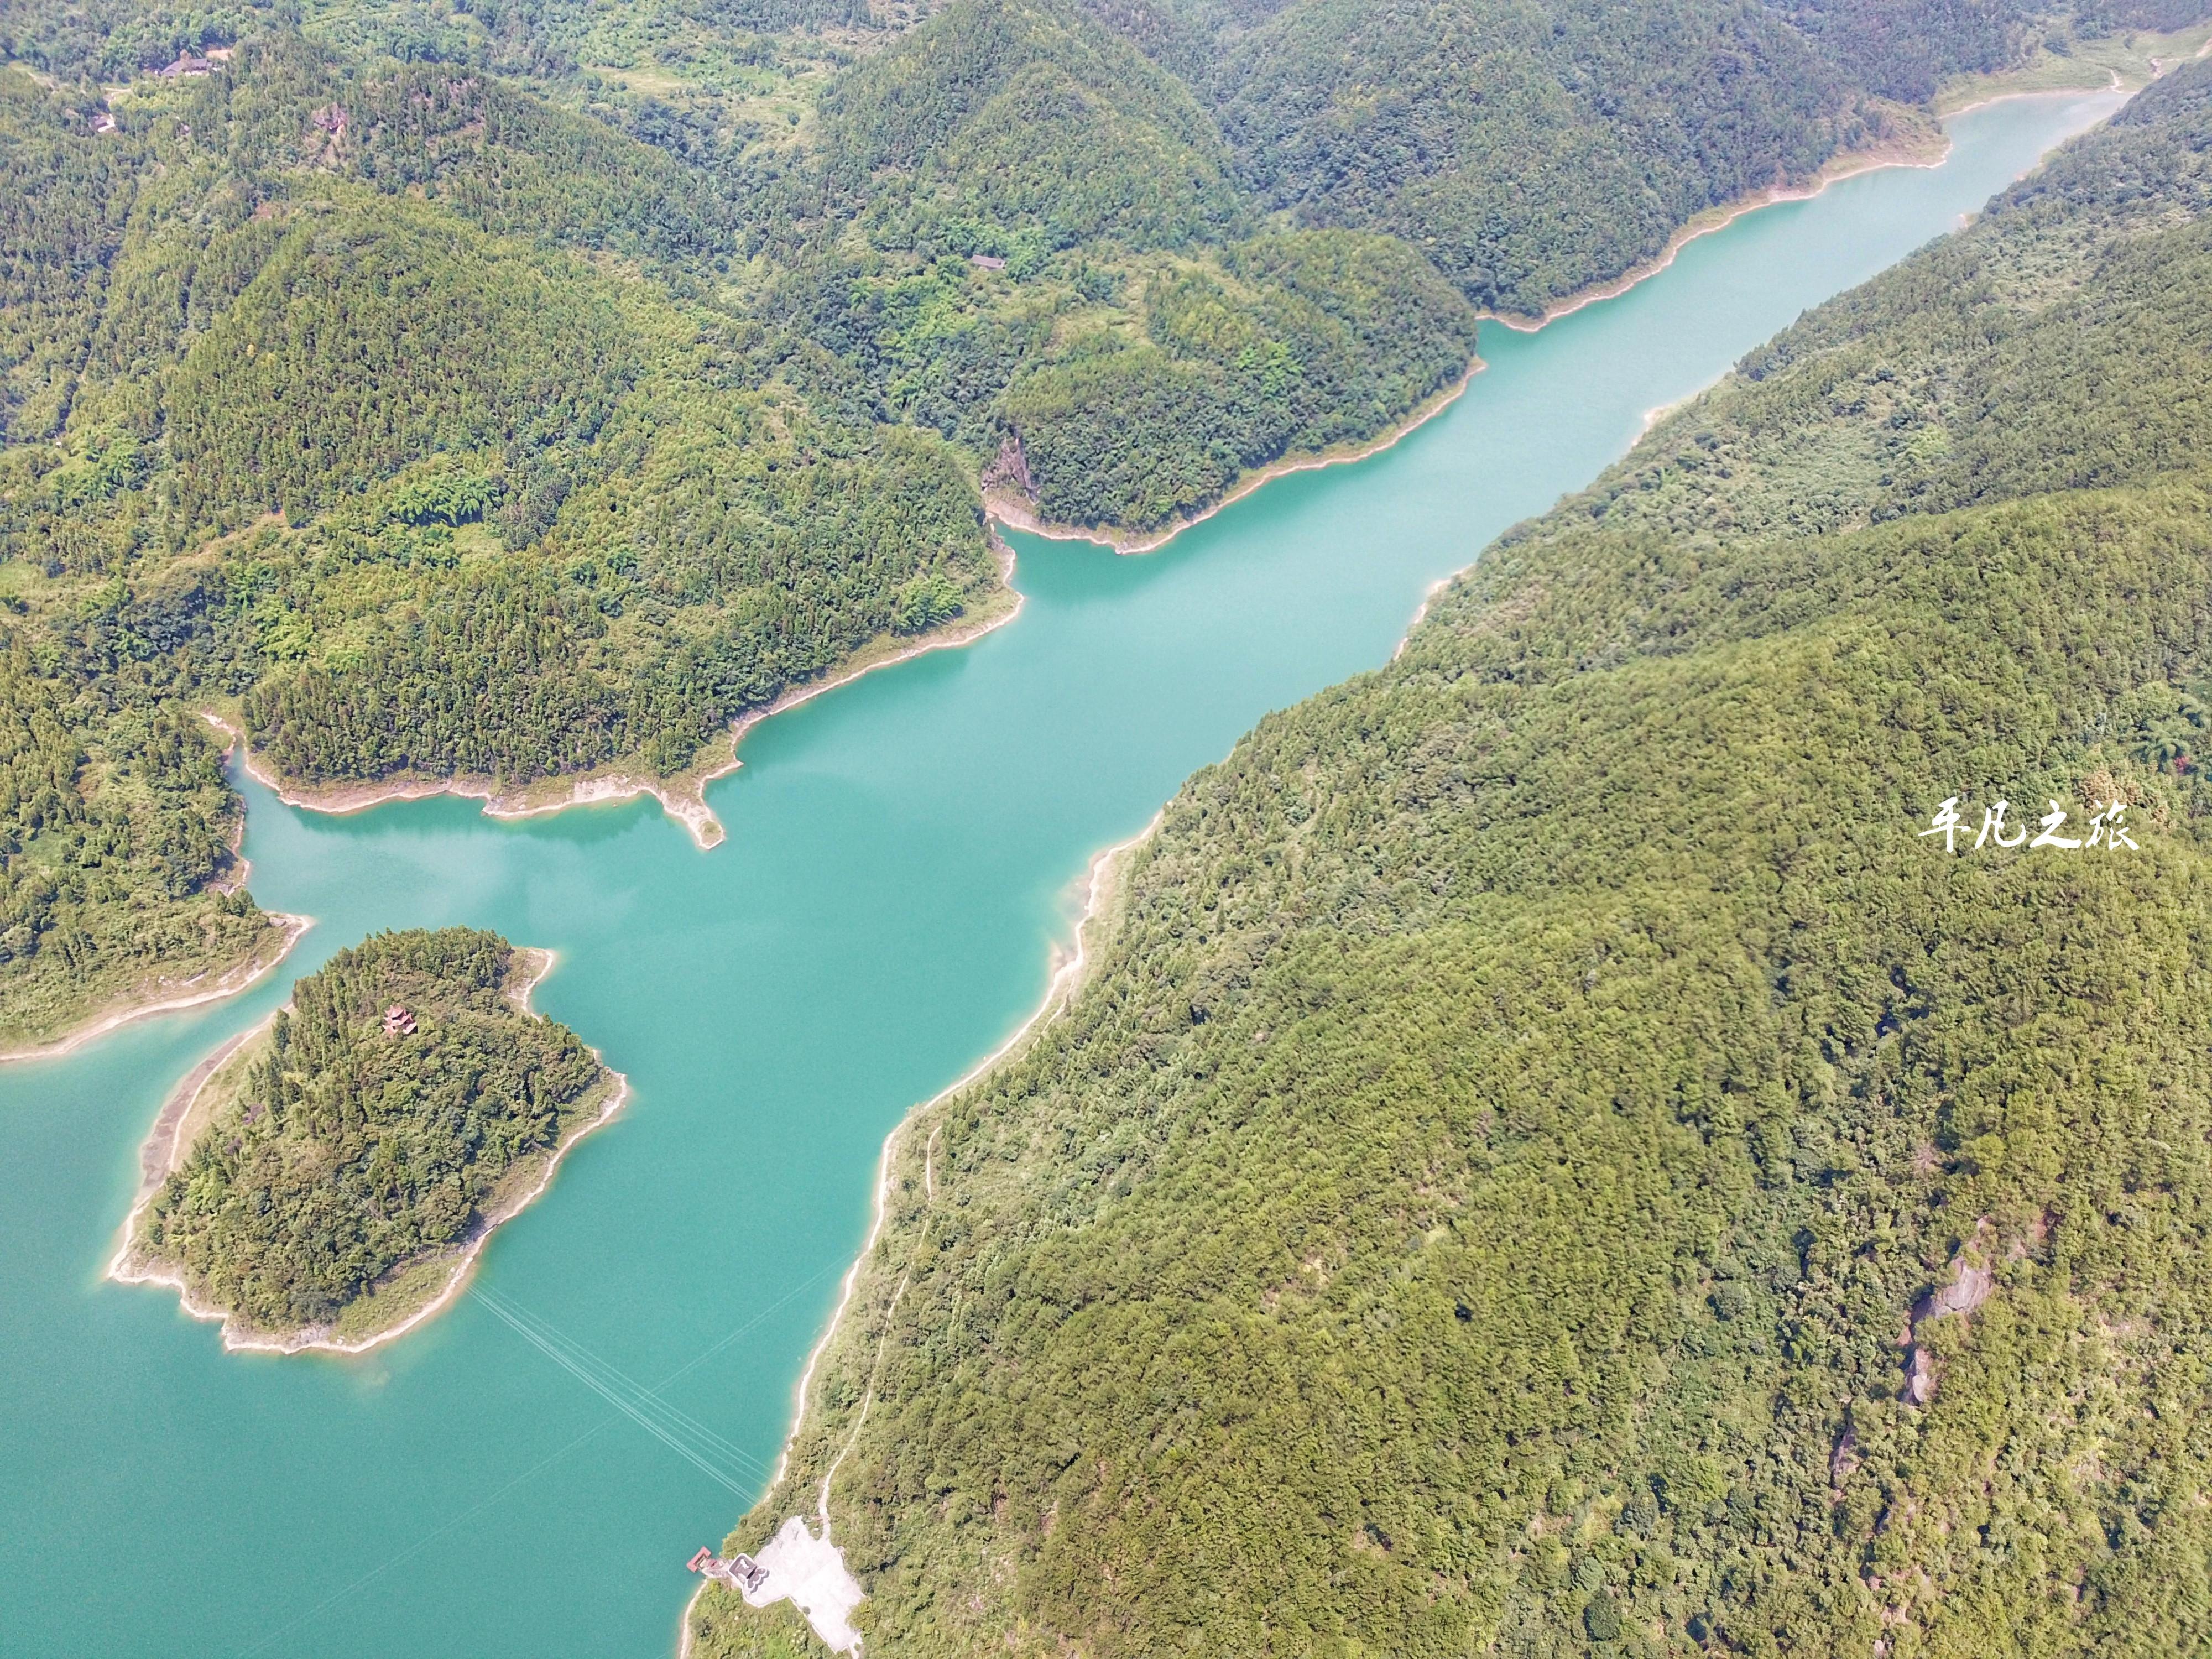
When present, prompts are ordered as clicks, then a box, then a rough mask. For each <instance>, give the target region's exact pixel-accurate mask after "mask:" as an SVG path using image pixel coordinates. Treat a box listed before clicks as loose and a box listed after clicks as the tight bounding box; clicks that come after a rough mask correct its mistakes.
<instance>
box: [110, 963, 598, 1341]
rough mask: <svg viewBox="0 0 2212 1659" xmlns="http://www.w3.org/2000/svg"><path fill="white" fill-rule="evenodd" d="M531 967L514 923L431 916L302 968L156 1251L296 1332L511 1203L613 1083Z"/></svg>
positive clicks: (176, 1178) (152, 1216)
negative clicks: (519, 950) (439, 925)
mask: <svg viewBox="0 0 2212 1659" xmlns="http://www.w3.org/2000/svg"><path fill="white" fill-rule="evenodd" d="M520 966H521V963H520V958H519V957H518V956H517V954H516V952H515V951H514V950H513V947H512V946H511V945H508V944H507V941H506V940H505V939H501V938H500V937H499V935H497V934H496V933H482V932H477V931H474V930H471V929H468V928H462V927H448V928H443V929H441V930H439V931H436V932H428V933H426V932H424V931H422V929H419V928H417V929H414V930H412V931H410V932H406V933H379V934H377V935H375V936H374V937H373V938H371V939H368V941H367V942H365V943H363V944H362V945H356V946H354V947H353V948H352V949H350V950H346V951H340V952H338V954H337V956H335V957H332V958H331V960H330V961H329V962H328V963H325V965H324V966H323V967H322V968H320V969H317V970H316V971H315V972H314V973H313V974H310V975H307V977H305V978H304V979H302V980H301V981H299V983H298V984H297V985H295V987H293V992H292V1001H291V1005H290V1006H289V1009H287V1010H286V1011H284V1012H280V1013H278V1014H277V1015H276V1019H275V1021H274V1023H273V1024H271V1025H270V1028H269V1030H267V1032H266V1033H265V1034H264V1035H262V1036H258V1037H257V1038H255V1039H252V1041H251V1042H249V1045H248V1047H247V1048H246V1049H244V1050H243V1051H241V1053H240V1054H239V1055H237V1056H236V1057H234V1059H232V1060H230V1061H228V1063H227V1066H226V1068H225V1069H224V1070H223V1071H222V1072H219V1073H216V1078H215V1079H214V1080H213V1083H212V1085H211V1086H214V1087H216V1088H218V1089H223V1090H224V1093H223V1097H222V1099H221V1100H220V1101H219V1102H217V1103H216V1105H215V1108H214V1109H213V1110H212V1111H210V1112H209V1113H207V1115H206V1116H205V1120H204V1122H201V1123H200V1124H199V1125H198V1132H197V1135H196V1137H195V1138H194V1139H193V1140H192V1143H191V1146H190V1147H189V1148H187V1149H185V1151H184V1152H183V1156H182V1157H181V1158H179V1160H178V1162H177V1164H176V1165H175V1167H174V1170H173V1173H172V1174H171V1175H170V1176H169V1177H168V1179H167V1182H165V1183H164V1184H163V1186H162V1187H161V1189H160V1190H159V1191H158V1192H157V1193H155V1195H154V1198H153V1200H152V1202H151V1203H150V1204H149V1206H147V1209H146V1211H145V1212H144V1215H143V1219H142V1220H141V1222H140V1224H139V1227H138V1231H137V1237H136V1238H135V1239H134V1241H133V1251H134V1255H136V1257H137V1263H136V1265H137V1267H139V1268H141V1269H142V1270H155V1271H171V1272H174V1273H176V1274H178V1275H179V1278H180V1279H182V1281H183V1283H184V1285H185V1291H186V1292H187V1294H189V1295H190V1296H191V1297H192V1298H193V1300H194V1302H195V1303H196V1304H198V1305H201V1306H204V1307H212V1308H218V1309H221V1310H223V1311H224V1312H225V1313H227V1314H228V1315H229V1316H232V1317H233V1318H234V1320H236V1322H238V1324H239V1325H240V1327H241V1328H244V1329H246V1330H248V1331H258V1332H269V1333H277V1334H292V1333H295V1332H298V1331H301V1330H307V1329H318V1328H326V1327H329V1326H331V1325H332V1324H333V1323H335V1322H337V1321H339V1320H340V1319H341V1318H342V1317H343V1316H344V1314H345V1312H346V1310H348V1309H349V1307H351V1306H353V1305H354V1304H356V1303H357V1302H358V1301H360V1299H361V1298H362V1297H365V1296H367V1295H368V1294H369V1293H370V1292H371V1291H374V1289H376V1288H377V1287H378V1286H379V1285H381V1284H382V1283H384V1282H385V1281H386V1280H387V1279H388V1278H389V1277H390V1276H391V1275H392V1273H395V1272H397V1271H398V1270H400V1269H402V1268H404V1267H406V1266H408V1265H409V1264H410V1263H415V1262H418V1261H422V1260H424V1259H425V1258H428V1257H435V1256H439V1255H441V1254H450V1252H452V1251H453V1249H455V1248H457V1247H458V1246H459V1245H461V1244H463V1243H466V1242H467V1241H468V1240H470V1239H471V1238H472V1237H475V1236H476V1235H477V1232H478V1231H481V1230H482V1229H483V1227H484V1226H485V1225H488V1224H489V1222H491V1221H494V1220H496V1219H498V1218H500V1217H499V1214H498V1213H497V1212H499V1211H501V1209H502V1208H503V1207H504V1206H507V1205H511V1204H513V1203H514V1202H516V1201H519V1200H520V1196H521V1194H519V1193H517V1192H516V1191H514V1190H513V1186H514V1182H515V1179H516V1177H517V1176H530V1175H532V1174H533V1173H534V1172H536V1171H538V1170H542V1169H543V1168H544V1163H545V1160H546V1159H547V1158H548V1157H549V1156H550V1154H551V1153H552V1152H554V1151H555V1150H556V1148H557V1147H559V1146H561V1145H562V1142H563V1141H564V1140H565V1139H567V1138H568V1136H569V1135H570V1134H571V1133H574V1131H575V1130H577V1129H578V1128H580V1127H583V1126H585V1125H586V1124H587V1123H588V1122H589V1121H590V1120H591V1117H592V1115H593V1114H594V1113H595V1112H596V1111H597V1110H598V1109H599V1108H600V1106H601V1105H602V1104H603V1103H604V1100H605V1095H606V1093H607V1091H608V1090H609V1089H610V1088H611V1087H612V1086H613V1085H612V1079H611V1075H610V1073H608V1072H607V1070H606V1068H605V1066H601V1065H600V1064H599V1060H598V1058H597V1057H596V1056H595V1055H594V1054H592V1051H591V1050H590V1049H588V1048H586V1047H585V1046H584V1045H583V1043H582V1042H580V1040H579V1039H578V1038H577V1036H576V1034H575V1033H574V1032H573V1031H571V1030H568V1028H567V1027H566V1026H564V1025H558V1024H554V1023H553V1022H552V1021H550V1020H546V1019H542V1018H537V1017H536V1016H533V1015H532V1014H529V1013H526V1012H524V1011H523V1009H522V1008H521V1007H520V1006H518V1003H517V999H516V996H515V993H516V992H517V990H518V989H519V988H520V986H519V984H518V983H517V978H518V975H519V971H520ZM394 1008H397V1009H399V1010H401V1011H403V1013H404V1019H402V1020H400V1021H398V1022H397V1024H398V1027H399V1029H394V1024H395V1022H393V1021H391V1020H387V1019H386V1012H387V1011H388V1010H391V1009H394ZM225 1085H228V1086H227V1088H226V1087H225Z"/></svg>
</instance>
